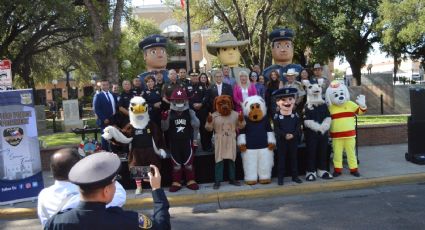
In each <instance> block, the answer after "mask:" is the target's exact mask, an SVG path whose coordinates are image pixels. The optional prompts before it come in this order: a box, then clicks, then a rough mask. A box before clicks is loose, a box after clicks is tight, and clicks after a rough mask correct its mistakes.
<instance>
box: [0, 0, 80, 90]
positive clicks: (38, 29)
mask: <svg viewBox="0 0 425 230" xmlns="http://www.w3.org/2000/svg"><path fill="white" fill-rule="evenodd" d="M0 12H2V15H1V17H0V20H1V21H0V31H2V33H1V34H0V56H1V57H7V58H9V59H11V60H12V74H13V78H14V81H16V80H17V79H16V76H19V78H20V79H19V80H18V82H19V81H20V82H22V83H23V84H24V85H25V86H26V87H28V88H33V89H34V78H33V76H32V66H34V65H32V63H34V62H36V61H37V60H36V56H37V55H39V54H42V53H44V52H46V51H48V50H50V49H52V48H55V47H58V46H61V45H63V44H66V43H68V42H70V41H72V40H74V39H76V38H80V37H82V36H83V35H84V32H85V31H86V29H85V28H86V27H85V26H86V22H87V20H86V17H85V13H84V10H82V8H81V7H79V6H76V5H75V4H74V1H55V0H34V1H24V0H21V1H1V2H0ZM46 68H48V66H46Z"/></svg>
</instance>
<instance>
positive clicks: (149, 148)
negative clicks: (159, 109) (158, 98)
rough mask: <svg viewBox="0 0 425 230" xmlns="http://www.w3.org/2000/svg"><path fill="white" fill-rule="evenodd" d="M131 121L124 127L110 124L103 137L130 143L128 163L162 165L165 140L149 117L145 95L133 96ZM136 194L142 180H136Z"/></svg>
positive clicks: (130, 113)
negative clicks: (119, 127) (120, 127)
mask: <svg viewBox="0 0 425 230" xmlns="http://www.w3.org/2000/svg"><path fill="white" fill-rule="evenodd" d="M128 112H129V117H130V123H129V124H127V125H126V126H125V127H124V128H123V129H118V128H116V127H115V126H108V127H106V128H105V130H104V134H103V135H102V136H103V138H105V139H107V140H110V141H112V142H113V143H122V144H129V143H131V149H130V152H129V155H128V165H129V167H132V166H148V165H151V164H153V165H155V166H157V167H158V168H160V167H161V159H160V157H162V158H165V157H166V156H167V154H166V152H165V151H164V149H163V148H164V141H163V137H162V133H161V131H160V130H159V127H158V126H157V125H155V123H154V122H152V121H151V120H150V119H149V114H148V104H147V103H146V101H145V99H144V98H143V97H138V96H136V97H133V98H132V99H131V100H130V107H129V108H128ZM136 185H137V189H136V194H140V193H141V191H142V182H141V180H136Z"/></svg>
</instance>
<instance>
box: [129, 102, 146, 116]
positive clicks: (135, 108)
mask: <svg viewBox="0 0 425 230" xmlns="http://www.w3.org/2000/svg"><path fill="white" fill-rule="evenodd" d="M130 109H131V112H133V113H134V114H141V113H145V112H146V111H148V106H147V105H146V104H141V105H132V106H131V108H130Z"/></svg>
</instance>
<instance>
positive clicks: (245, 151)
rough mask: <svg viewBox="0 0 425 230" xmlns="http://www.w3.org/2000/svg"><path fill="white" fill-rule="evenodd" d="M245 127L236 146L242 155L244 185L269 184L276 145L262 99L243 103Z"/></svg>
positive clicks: (255, 98) (251, 98)
mask: <svg viewBox="0 0 425 230" xmlns="http://www.w3.org/2000/svg"><path fill="white" fill-rule="evenodd" d="M243 113H244V116H245V119H246V126H245V128H244V129H241V130H240V133H239V136H238V145H239V148H240V150H241V153H242V163H243V168H244V173H245V183H246V184H248V185H253V184H256V183H257V181H258V180H259V182H260V184H269V183H270V182H271V176H272V167H273V149H274V148H275V145H276V138H275V136H274V133H273V130H272V127H271V125H270V122H269V119H268V118H267V116H266V113H267V109H266V103H265V101H264V99H263V98H262V97H260V96H251V97H248V98H247V99H246V100H245V101H244V102H243Z"/></svg>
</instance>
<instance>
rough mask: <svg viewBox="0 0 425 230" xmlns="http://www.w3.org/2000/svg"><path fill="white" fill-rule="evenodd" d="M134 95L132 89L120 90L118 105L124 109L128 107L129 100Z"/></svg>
mask: <svg viewBox="0 0 425 230" xmlns="http://www.w3.org/2000/svg"><path fill="white" fill-rule="evenodd" d="M133 97H134V93H133V91H131V90H130V91H129V92H128V93H127V92H125V91H124V92H122V93H121V96H120V100H119V101H118V106H119V107H123V108H124V109H128V107H130V100H131V98H133Z"/></svg>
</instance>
